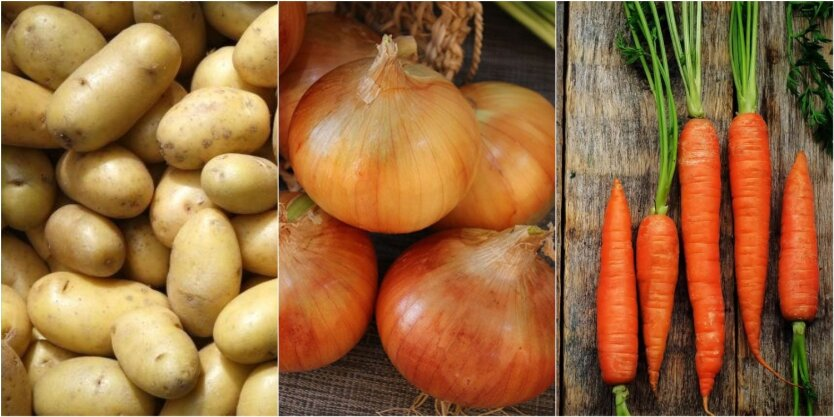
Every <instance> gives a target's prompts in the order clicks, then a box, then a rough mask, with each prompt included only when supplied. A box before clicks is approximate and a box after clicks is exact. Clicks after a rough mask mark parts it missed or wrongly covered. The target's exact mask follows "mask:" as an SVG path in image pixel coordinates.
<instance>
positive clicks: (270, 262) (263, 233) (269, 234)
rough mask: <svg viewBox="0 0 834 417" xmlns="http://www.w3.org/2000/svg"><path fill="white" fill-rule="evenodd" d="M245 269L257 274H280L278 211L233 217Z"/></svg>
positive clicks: (272, 275)
mask: <svg viewBox="0 0 834 417" xmlns="http://www.w3.org/2000/svg"><path fill="white" fill-rule="evenodd" d="M232 227H234V228H235V234H236V235H237V239H238V242H240V254H241V258H242V259H243V269H245V270H247V271H249V272H254V273H256V274H261V275H268V276H271V277H274V276H277V275H278V211H277V210H270V211H267V212H264V213H261V214H246V215H240V216H236V217H235V218H234V219H232Z"/></svg>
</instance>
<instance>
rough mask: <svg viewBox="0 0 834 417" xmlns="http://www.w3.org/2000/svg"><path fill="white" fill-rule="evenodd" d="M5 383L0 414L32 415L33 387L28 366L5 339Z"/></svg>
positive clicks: (0, 385) (1, 352) (3, 358)
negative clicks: (27, 371) (30, 383)
mask: <svg viewBox="0 0 834 417" xmlns="http://www.w3.org/2000/svg"><path fill="white" fill-rule="evenodd" d="M0 355H2V360H3V370H2V372H0V374H2V376H3V383H2V384H0V387H2V391H3V402H2V409H0V414H2V415H4V416H31V415H32V388H31V386H30V385H29V378H28V377H27V376H26V368H24V367H23V362H22V361H21V360H20V357H18V356H17V353H15V351H14V349H12V347H11V346H9V344H8V343H6V342H5V341H3V347H2V351H0Z"/></svg>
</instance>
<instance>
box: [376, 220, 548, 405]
mask: <svg viewBox="0 0 834 417" xmlns="http://www.w3.org/2000/svg"><path fill="white" fill-rule="evenodd" d="M551 238H552V237H551V234H550V233H546V232H544V231H543V230H541V229H539V228H537V227H535V226H517V227H515V228H513V229H507V230H505V231H503V232H495V231H491V230H483V229H456V230H449V231H445V232H441V233H438V234H435V235H433V236H430V237H428V238H426V239H423V240H421V241H420V242H418V243H417V244H415V245H414V246H412V247H411V248H409V249H408V250H406V252H405V253H403V255H402V256H400V258H399V259H397V261H396V262H394V264H393V265H392V266H391V269H389V271H388V273H387V274H386V275H385V279H383V281H382V287H381V289H380V292H379V299H378V300H377V305H376V320H377V327H378V328H379V335H380V338H381V340H382V346H383V348H384V349H385V353H386V354H388V357H389V358H390V359H391V362H392V363H393V364H394V366H395V367H396V368H397V370H398V371H399V372H400V373H401V374H402V375H403V376H404V377H405V379H407V380H408V381H409V382H410V383H412V384H414V385H415V386H416V387H417V388H419V389H421V390H422V391H423V392H425V393H427V394H429V395H431V396H433V397H435V398H437V399H440V400H443V401H448V402H452V403H454V404H457V405H460V406H464V407H476V408H495V407H505V406H508V405H512V404H517V403H520V402H523V401H527V400H529V399H531V398H534V397H535V396H537V395H539V394H540V393H541V392H542V391H544V390H545V389H546V388H547V387H548V386H550V385H551V384H552V383H553V382H554V377H555V371H556V370H555V364H556V362H555V308H556V304H555V284H554V281H555V277H554V272H553V268H552V267H551V266H550V265H549V264H548V263H547V262H545V261H544V260H543V259H542V258H541V257H539V255H538V250H539V248H540V247H541V246H542V244H543V243H544V241H545V240H546V239H551Z"/></svg>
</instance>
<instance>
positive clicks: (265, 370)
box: [237, 362, 278, 416]
mask: <svg viewBox="0 0 834 417" xmlns="http://www.w3.org/2000/svg"><path fill="white" fill-rule="evenodd" d="M277 393H278V366H277V365H275V363H272V362H269V363H265V364H262V365H261V366H258V367H257V368H255V370H254V371H252V373H251V374H249V377H248V378H246V382H244V383H243V388H242V389H241V390H240V399H239V400H238V402H237V415H239V416H277V415H278V397H277Z"/></svg>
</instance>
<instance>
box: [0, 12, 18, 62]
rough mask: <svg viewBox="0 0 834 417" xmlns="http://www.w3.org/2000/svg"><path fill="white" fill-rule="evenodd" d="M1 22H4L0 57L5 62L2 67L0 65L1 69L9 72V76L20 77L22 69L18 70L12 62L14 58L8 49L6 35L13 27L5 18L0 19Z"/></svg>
mask: <svg viewBox="0 0 834 417" xmlns="http://www.w3.org/2000/svg"><path fill="white" fill-rule="evenodd" d="M0 21H2V23H3V24H2V32H3V33H2V36H3V41H2V42H0V55H2V57H3V61H2V65H0V69H2V70H3V71H4V72H8V73H9V74H14V75H20V74H21V72H20V68H18V67H17V65H15V64H14V61H12V56H11V55H9V48H7V47H6V35H7V34H8V33H9V26H11V23H9V21H8V20H6V18H5V17H4V18H2V19H0Z"/></svg>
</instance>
